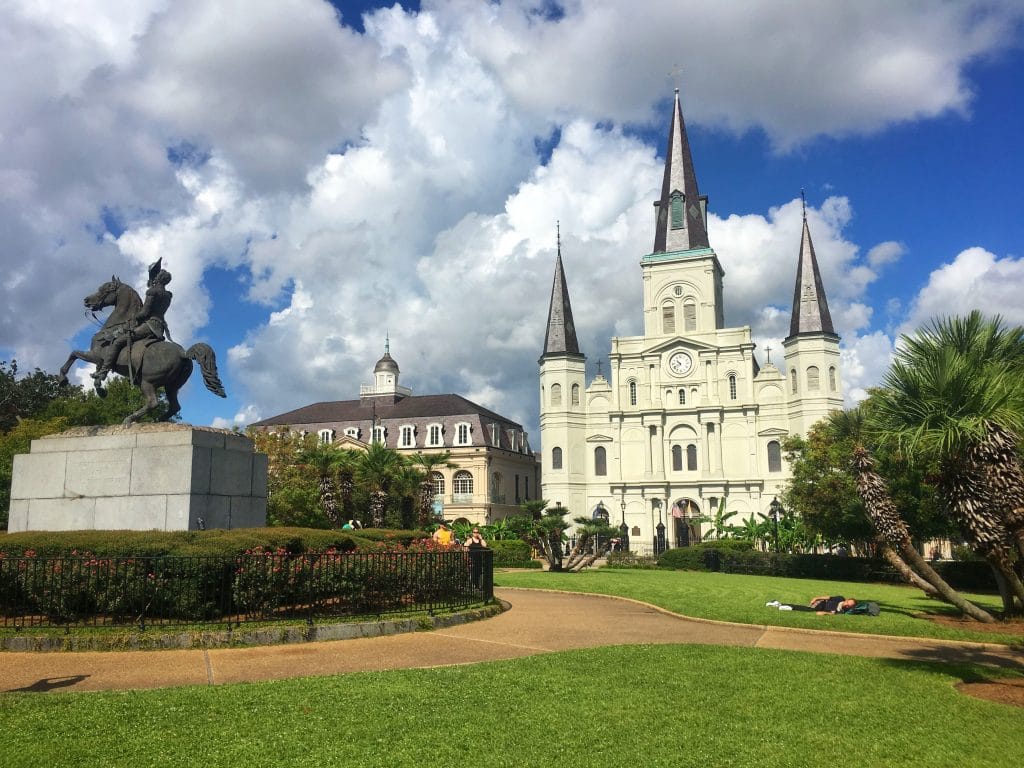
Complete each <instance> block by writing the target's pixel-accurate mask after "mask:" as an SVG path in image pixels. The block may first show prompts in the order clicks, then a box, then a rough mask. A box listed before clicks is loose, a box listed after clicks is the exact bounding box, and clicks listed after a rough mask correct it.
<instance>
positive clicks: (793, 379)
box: [789, 368, 796, 395]
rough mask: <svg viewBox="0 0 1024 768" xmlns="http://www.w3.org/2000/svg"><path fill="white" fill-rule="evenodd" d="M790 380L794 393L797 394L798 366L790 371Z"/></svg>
mask: <svg viewBox="0 0 1024 768" xmlns="http://www.w3.org/2000/svg"><path fill="white" fill-rule="evenodd" d="M789 381H790V386H791V388H792V390H793V394H794V395H795V394H796V368H793V369H792V370H790V372H789Z"/></svg>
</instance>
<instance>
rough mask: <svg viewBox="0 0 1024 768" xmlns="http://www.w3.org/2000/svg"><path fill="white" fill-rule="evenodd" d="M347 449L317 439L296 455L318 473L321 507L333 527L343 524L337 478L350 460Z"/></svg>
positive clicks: (303, 463)
mask: <svg viewBox="0 0 1024 768" xmlns="http://www.w3.org/2000/svg"><path fill="white" fill-rule="evenodd" d="M346 454H347V451H345V450H343V449H339V448H335V447H334V446H333V445H330V444H325V443H320V442H319V441H317V442H316V443H315V444H313V445H306V446H304V447H303V449H302V450H301V451H299V453H298V455H297V456H296V457H295V458H296V461H297V462H298V464H299V466H301V467H305V468H306V469H308V470H309V471H310V472H312V473H314V474H315V475H316V479H317V490H318V493H319V501H320V509H322V510H323V513H324V514H325V515H326V516H327V520H328V521H329V522H330V524H331V526H332V527H335V528H338V527H340V525H341V515H340V511H341V510H340V507H339V504H338V495H337V492H336V478H337V474H338V469H339V467H340V466H341V465H342V464H344V463H345V462H346V461H347V460H348V456H347V455H346Z"/></svg>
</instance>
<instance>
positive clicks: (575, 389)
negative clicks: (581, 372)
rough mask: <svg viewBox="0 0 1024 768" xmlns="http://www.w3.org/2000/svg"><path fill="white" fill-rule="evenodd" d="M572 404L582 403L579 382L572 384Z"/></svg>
mask: <svg viewBox="0 0 1024 768" xmlns="http://www.w3.org/2000/svg"><path fill="white" fill-rule="evenodd" d="M572 404H573V405H579V404H580V385H579V384H573V385H572Z"/></svg>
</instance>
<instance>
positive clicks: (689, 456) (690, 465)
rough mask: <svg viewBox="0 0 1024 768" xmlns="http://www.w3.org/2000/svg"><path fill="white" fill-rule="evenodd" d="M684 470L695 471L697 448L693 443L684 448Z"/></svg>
mask: <svg viewBox="0 0 1024 768" xmlns="http://www.w3.org/2000/svg"><path fill="white" fill-rule="evenodd" d="M686 468H687V469H688V470H689V471H691V472H693V471H694V470H696V469H697V446H696V445H694V444H693V443H690V444H689V445H688V446H686Z"/></svg>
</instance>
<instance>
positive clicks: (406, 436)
mask: <svg viewBox="0 0 1024 768" xmlns="http://www.w3.org/2000/svg"><path fill="white" fill-rule="evenodd" d="M398 445H399V447H400V448H415V447H416V428H415V427H414V426H412V425H411V424H405V425H403V426H402V427H401V429H400V430H399V437H398Z"/></svg>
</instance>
